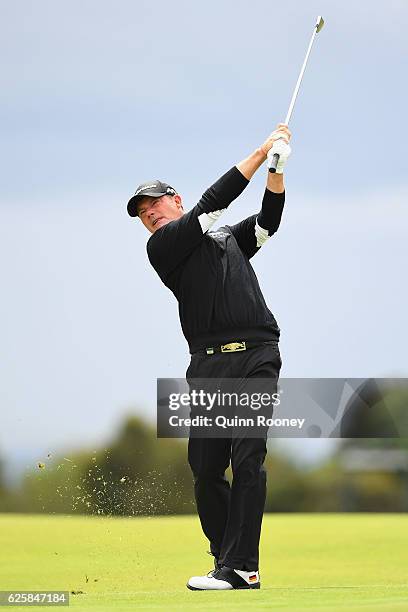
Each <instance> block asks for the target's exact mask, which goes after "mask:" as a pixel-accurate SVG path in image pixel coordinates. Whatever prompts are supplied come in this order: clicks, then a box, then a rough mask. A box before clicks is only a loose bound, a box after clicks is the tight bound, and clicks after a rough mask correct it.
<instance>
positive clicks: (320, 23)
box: [269, 16, 324, 172]
mask: <svg viewBox="0 0 408 612" xmlns="http://www.w3.org/2000/svg"><path fill="white" fill-rule="evenodd" d="M323 23H324V21H323V19H322V18H321V17H320V16H319V17H318V18H317V21H316V24H315V26H314V28H313V34H312V37H311V39H310V42H309V46H308V49H307V51H306V56H305V59H304V61H303V65H302V68H301V69H300V73H299V77H298V80H297V83H296V86H295V89H294V92H293V95H292V99H291V101H290V104H289V109H288V112H287V114H286V119H285V123H286V125H289V121H290V118H291V116H292V112H293V108H294V106H295V102H296V98H297V95H298V92H299V89H300V84H301V82H302V79H303V75H304V72H305V70H306V65H307V60H308V59H309V55H310V51H311V50H312V46H313V42H314V39H315V37H316V34H317V32H319V31H320V30H321V28H322V27H323ZM278 162H279V153H275V154H274V155H273V157H272V163H271V165H270V167H269V172H276V167H277V165H278Z"/></svg>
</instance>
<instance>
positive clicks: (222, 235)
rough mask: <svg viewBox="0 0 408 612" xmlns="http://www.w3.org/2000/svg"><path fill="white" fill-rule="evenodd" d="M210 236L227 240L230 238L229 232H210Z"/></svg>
mask: <svg viewBox="0 0 408 612" xmlns="http://www.w3.org/2000/svg"><path fill="white" fill-rule="evenodd" d="M208 235H209V236H211V237H213V238H226V237H227V236H229V234H227V232H208Z"/></svg>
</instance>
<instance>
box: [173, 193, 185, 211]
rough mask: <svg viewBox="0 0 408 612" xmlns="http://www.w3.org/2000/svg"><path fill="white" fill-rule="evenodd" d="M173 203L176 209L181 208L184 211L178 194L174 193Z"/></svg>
mask: <svg viewBox="0 0 408 612" xmlns="http://www.w3.org/2000/svg"><path fill="white" fill-rule="evenodd" d="M174 201H175V202H176V204H177V208H181V209H182V210H184V208H183V201H182V199H181V196H179V194H178V193H176V195H175V196H174Z"/></svg>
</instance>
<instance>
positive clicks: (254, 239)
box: [230, 172, 285, 259]
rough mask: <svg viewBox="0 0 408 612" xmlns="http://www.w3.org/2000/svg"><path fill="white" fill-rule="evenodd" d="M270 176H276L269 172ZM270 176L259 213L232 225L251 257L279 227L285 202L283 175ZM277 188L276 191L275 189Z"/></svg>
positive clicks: (240, 244) (233, 231)
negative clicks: (277, 177) (276, 177)
mask: <svg viewBox="0 0 408 612" xmlns="http://www.w3.org/2000/svg"><path fill="white" fill-rule="evenodd" d="M268 175H269V176H272V177H275V175H274V174H272V173H270V172H268ZM269 176H268V180H267V186H266V189H265V193H264V196H263V199H262V208H261V211H260V212H259V213H258V214H255V215H251V216H250V217H247V218H246V219H244V220H243V221H240V222H239V223H237V224H236V225H232V226H230V230H231V232H232V234H233V235H234V237H235V239H236V241H237V242H238V246H239V248H240V249H241V251H243V252H244V253H245V255H246V256H247V257H248V259H250V258H251V257H253V256H254V255H255V254H256V253H257V252H258V251H259V249H260V248H261V246H262V245H264V244H265V242H266V241H267V240H268V238H270V237H271V236H272V235H273V234H274V233H275V232H276V231H277V230H278V228H279V225H280V222H281V218H282V212H283V207H284V204H285V188H284V183H283V176H282V175H279V179H278V180H277V179H274V180H271V179H270V178H269ZM275 189H276V191H275Z"/></svg>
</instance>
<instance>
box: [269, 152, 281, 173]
mask: <svg viewBox="0 0 408 612" xmlns="http://www.w3.org/2000/svg"><path fill="white" fill-rule="evenodd" d="M279 158H280V155H279V153H274V154H273V157H272V162H271V165H270V166H269V172H272V173H273V172H276V166H277V165H278V162H279Z"/></svg>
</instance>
